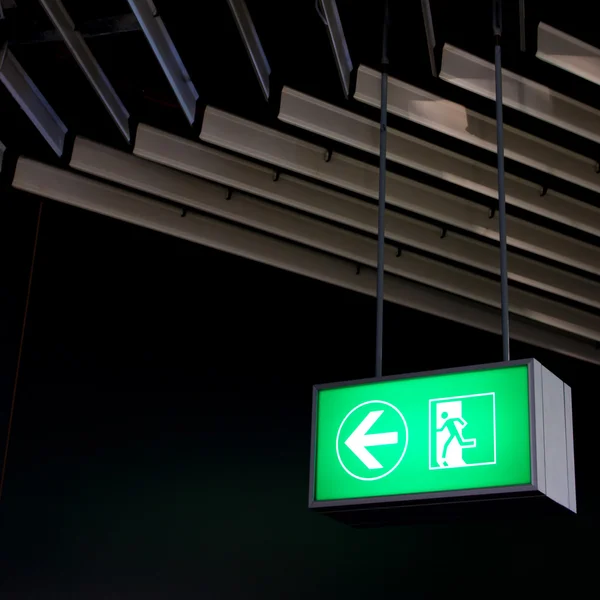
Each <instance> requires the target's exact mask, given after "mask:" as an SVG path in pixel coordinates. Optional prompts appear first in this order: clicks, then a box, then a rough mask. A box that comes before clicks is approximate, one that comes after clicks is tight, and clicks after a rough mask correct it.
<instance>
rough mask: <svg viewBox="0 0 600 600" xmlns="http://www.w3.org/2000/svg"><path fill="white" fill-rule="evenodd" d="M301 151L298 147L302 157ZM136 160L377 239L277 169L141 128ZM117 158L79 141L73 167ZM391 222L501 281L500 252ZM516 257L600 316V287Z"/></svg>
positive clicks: (405, 240) (428, 247)
mask: <svg viewBox="0 0 600 600" xmlns="http://www.w3.org/2000/svg"><path fill="white" fill-rule="evenodd" d="M209 118H210V117H209ZM257 133H258V132H256V133H255V135H256V134H257ZM301 148H302V145H301V143H299V145H298V149H299V150H301ZM274 151H275V152H276V150H274ZM134 154H136V155H138V156H141V157H144V158H146V159H148V160H150V161H153V162H157V163H160V164H163V165H166V166H169V167H172V168H174V169H177V170H179V171H183V172H185V173H190V174H192V175H196V176H198V177H203V178H205V179H210V180H212V181H215V182H217V183H221V184H223V185H226V186H229V187H231V188H233V189H236V190H242V191H245V192H248V193H250V194H253V195H255V196H261V197H263V198H267V199H268V200H271V201H273V202H276V203H278V204H283V205H285V206H288V207H291V208H295V209H297V210H301V211H302V212H305V213H309V214H313V215H316V216H318V217H320V218H324V219H327V220H330V221H335V222H337V223H340V224H342V225H346V226H349V227H352V228H354V229H357V230H359V231H364V232H366V233H369V234H376V233H377V207H376V206H375V205H374V204H371V203H369V202H365V201H364V200H359V199H357V198H353V197H352V196H349V195H346V194H342V193H340V192H335V191H332V190H329V189H326V188H324V187H321V186H318V185H315V184H313V183H308V182H307V181H304V180H302V179H298V178H296V177H293V176H291V175H288V174H286V173H281V174H280V175H279V178H278V179H277V181H274V178H273V169H272V168H270V167H265V166H262V165H257V164H256V163H253V162H251V161H249V160H246V159H243V158H238V157H236V156H232V155H231V154H228V153H226V152H223V151H220V150H217V149H215V148H210V147H208V146H206V145H204V144H198V143H195V142H193V141H191V140H187V139H184V138H181V137H178V136H175V135H172V134H170V133H166V132H164V131H160V130H159V129H155V128H153V127H149V126H148V125H144V124H141V125H140V126H139V128H138V132H137V136H136V142H135V148H134ZM111 158H112V154H111V151H110V150H108V149H103V147H102V146H100V145H99V144H93V142H89V141H87V140H82V139H81V138H77V139H76V140H75V147H74V149H73V155H72V158H71V167H73V168H75V169H80V170H83V171H85V172H86V173H89V174H91V175H96V176H98V177H105V178H106V177H109V176H110V177H115V176H116V173H117V165H115V163H114V161H111V160H110V159H111ZM265 158H267V156H265ZM333 159H334V160H335V161H339V160H341V159H342V157H340V156H339V155H337V154H336V155H335V157H333ZM269 162H271V160H269ZM296 164H297V167H296V168H295V169H294V170H297V171H299V172H306V171H304V170H303V166H304V168H306V164H307V163H306V162H303V161H302V160H300V159H299V160H298V161H297V163H296ZM119 169H120V173H121V174H120V176H119V183H122V184H124V185H129V186H132V187H133V184H132V183H131V178H130V174H131V173H132V172H133V170H128V169H127V164H126V161H125V160H124V159H123V160H121V163H120V165H119ZM150 179H151V178H149V180H150ZM113 180H114V181H116V179H113ZM385 222H386V227H385V234H386V237H387V239H389V240H392V241H393V242H397V243H398V244H401V245H402V246H405V245H407V246H411V247H413V248H418V249H420V250H424V251H426V252H429V253H431V254H435V255H438V256H443V257H445V258H448V259H451V260H454V261H456V262H458V263H463V264H466V265H470V266H472V267H476V268H478V269H481V270H483V271H486V272H488V273H492V274H494V275H498V274H499V263H498V250H497V249H496V248H495V247H494V246H493V245H491V244H487V243H484V242H480V241H478V240H475V239H472V238H470V237H466V236H463V235H460V234H459V233H456V232H454V231H446V232H445V233H444V232H443V231H442V230H441V229H440V227H439V226H436V225H432V224H429V223H424V222H423V221H420V220H418V219H416V218H414V217H409V216H406V215H403V214H400V213H399V212H397V211H392V210H387V211H386V216H385ZM509 256H510V261H509V278H510V280H511V281H518V282H520V283H525V284H527V285H529V286H531V287H534V288H537V289H541V290H544V291H546V292H550V293H552V294H555V295H557V296H561V297H563V298H569V299H571V300H575V301H577V302H580V303H582V304H587V305H589V306H593V307H595V308H599V309H600V284H599V283H596V282H595V281H591V280H589V279H587V278H584V277H580V276H578V275H574V274H571V273H569V272H567V271H562V270H559V269H557V268H555V267H552V266H549V265H546V264H543V263H540V262H537V261H534V260H532V259H530V258H525V257H523V256H521V255H519V254H514V253H512V252H510V253H509Z"/></svg>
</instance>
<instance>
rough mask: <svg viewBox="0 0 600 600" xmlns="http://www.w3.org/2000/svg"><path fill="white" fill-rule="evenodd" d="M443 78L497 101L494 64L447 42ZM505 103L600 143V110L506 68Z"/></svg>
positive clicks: (503, 70)
mask: <svg viewBox="0 0 600 600" xmlns="http://www.w3.org/2000/svg"><path fill="white" fill-rule="evenodd" d="M440 77H441V78H442V79H444V80H445V81H447V82H448V83H452V84H453V85H456V86H458V87H460V88H463V89H465V90H468V91H470V92H473V93H474V94H478V95H479V96H483V97H484V98H489V99H490V100H494V99H495V98H496V87H495V75H494V65H493V64H491V63H489V62H487V61H485V60H482V59H481V58H479V57H477V56H473V55H472V54H469V53H468V52H465V51H464V50H459V49H458V48H455V47H454V46H451V45H449V44H446V45H445V46H444V52H443V57H442V70H441V71H440ZM502 90H503V93H502V101H503V104H504V105H506V106H509V107H510V108H514V109H515V110H518V111H520V112H522V113H525V114H527V115H530V116H532V117H535V118H536V119H540V120H541V121H545V122H546V123H550V124H552V125H555V126H556V127H560V128H562V129H566V130H567V131H570V132H572V133H575V134H577V135H580V136H581V137H583V138H586V139H588V140H591V141H593V142H596V143H600V111H599V110H597V109H595V108H592V107H591V106H588V105H586V104H583V103H582V102H578V101H577V100H573V98H569V97H568V96H565V95H564V94H559V93H558V92H555V91H554V90H551V89H550V88H549V87H547V86H545V85H541V84H539V83H537V82H535V81H532V80H531V79H526V78H525V77H521V76H520V75H517V74H516V73H512V72H510V71H507V70H506V69H502Z"/></svg>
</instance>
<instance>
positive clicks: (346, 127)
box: [279, 88, 600, 274]
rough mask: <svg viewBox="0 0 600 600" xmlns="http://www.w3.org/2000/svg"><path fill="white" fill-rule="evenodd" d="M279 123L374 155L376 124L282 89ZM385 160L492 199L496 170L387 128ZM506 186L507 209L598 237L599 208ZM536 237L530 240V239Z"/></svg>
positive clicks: (526, 186) (512, 181)
mask: <svg viewBox="0 0 600 600" xmlns="http://www.w3.org/2000/svg"><path fill="white" fill-rule="evenodd" d="M388 104H389V102H388ZM279 119H281V120H282V121H284V122H286V123H290V124H292V125H296V126H297V127H301V128H303V129H305V130H307V131H311V132H313V133H317V134H319V135H323V136H325V137H328V138H330V139H333V140H337V141H339V142H342V143H344V144H348V145H350V146H354V147H355V148H359V149H361V150H364V151H366V152H370V153H371V154H374V155H379V123H377V122H376V121H371V120H369V119H365V118H364V117H361V116H359V115H356V114H354V113H352V112H350V111H347V110H344V109H342V108H339V107H337V106H335V105H333V104H328V103H327V102H323V101H321V100H318V99H317V98H314V97H312V96H308V95H307V94H303V93H301V92H297V91H295V90H291V89H289V88H284V89H283V91H282V94H281V106H280V110H279ZM387 157H388V160H391V161H394V162H397V163H400V164H403V165H406V166H408V167H411V168H413V169H417V170H418V171H422V172H423V173H427V174H429V175H433V176H435V177H438V178H439V179H442V180H444V181H449V182H452V183H455V184H456V185H460V186H462V187H465V188H467V189H469V190H472V191H474V192H478V193H480V194H484V195H486V196H488V197H490V198H492V199H493V201H494V202H495V200H496V196H497V192H496V190H497V185H498V183H497V172H496V169H494V168H493V167H489V166H487V165H484V164H482V163H479V162H477V161H475V160H472V159H469V158H467V157H465V156H463V155H461V154H457V153H455V152H450V151H448V150H446V149H445V148H442V147H440V146H434V145H433V144H430V143H428V142H426V141H424V140H421V139H419V138H416V137H414V136H410V135H408V134H406V133H403V132H401V131H398V130H396V129H391V128H389V127H388V130H387ZM505 185H506V201H507V203H508V204H510V205H513V206H518V207H520V208H522V209H524V210H528V211H531V212H533V213H536V214H540V215H543V216H544V217H547V218H549V219H553V220H555V221H558V222H560V223H563V224H566V225H569V226H571V227H574V228H576V229H580V230H581V231H585V232H587V233H591V234H592V235H596V236H598V237H600V209H598V208H597V207H595V206H592V205H591V204H587V203H584V202H580V201H578V200H575V199H574V198H570V197H568V196H564V195H562V194H558V193H556V192H549V191H546V193H545V194H544V193H543V192H544V190H543V188H542V186H541V185H533V184H531V183H529V182H527V181H525V180H523V179H519V178H517V177H512V176H509V175H507V176H506V177H505ZM429 189H431V190H434V189H435V188H429ZM438 193H439V192H438ZM509 218H510V217H509ZM535 237H537V236H536V235H532V239H533V238H535ZM566 239H567V240H568V238H566ZM599 274H600V271H599Z"/></svg>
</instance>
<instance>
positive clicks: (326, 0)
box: [316, 0, 353, 98]
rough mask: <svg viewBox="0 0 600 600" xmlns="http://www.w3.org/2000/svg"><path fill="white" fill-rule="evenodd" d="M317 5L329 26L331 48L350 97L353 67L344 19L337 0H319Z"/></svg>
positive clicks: (345, 90)
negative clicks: (343, 24) (341, 16)
mask: <svg viewBox="0 0 600 600" xmlns="http://www.w3.org/2000/svg"><path fill="white" fill-rule="evenodd" d="M316 7H317V11H318V12H319V16H320V17H321V19H322V21H323V23H325V27H327V34H328V36H329V41H330V43H331V49H332V50H333V56H334V58H335V64H336V66H337V70H338V73H339V75H340V81H341V82H342V88H343V89H344V95H345V96H346V98H348V96H349V95H350V76H351V74H352V69H353V67H352V58H351V57H350V51H349V50H348V43H347V42H346V37H345V36H344V28H343V27H342V21H341V19H340V13H339V11H338V8H337V4H336V1H335V0H317V1H316Z"/></svg>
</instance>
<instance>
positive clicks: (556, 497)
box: [309, 359, 576, 523]
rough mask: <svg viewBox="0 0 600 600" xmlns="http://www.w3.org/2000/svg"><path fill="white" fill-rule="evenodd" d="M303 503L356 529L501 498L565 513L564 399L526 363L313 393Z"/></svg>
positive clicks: (571, 496)
mask: <svg viewBox="0 0 600 600" xmlns="http://www.w3.org/2000/svg"><path fill="white" fill-rule="evenodd" d="M309 493H310V497H309V507H310V508H312V509H317V510H322V511H325V512H330V513H339V514H342V513H346V515H347V514H348V513H351V512H354V513H355V515H358V517H359V521H365V523H366V522H368V521H369V514H376V513H377V514H378V515H387V514H392V513H390V512H389V509H390V508H397V509H406V508H413V509H415V508H419V512H420V514H425V515H427V514H432V511H431V509H430V508H428V507H431V506H436V505H437V506H438V507H439V506H442V505H444V506H445V510H446V512H447V513H448V507H449V506H450V505H451V506H452V508H451V510H450V513H449V514H454V513H456V511H457V507H458V505H459V504H461V503H462V504H463V505H464V504H465V503H466V502H468V503H469V505H470V507H472V506H473V504H474V502H473V501H477V500H488V501H489V500H501V499H507V498H511V499H513V500H514V499H521V500H523V499H525V498H527V499H528V500H527V502H528V503H529V506H531V505H532V503H531V499H532V498H538V499H544V500H543V501H544V502H548V499H550V500H551V501H552V503H551V504H553V505H556V504H558V505H561V506H562V507H565V508H567V509H569V510H570V511H572V512H575V511H576V499H575V472H574V457H573V426H572V411H571V389H570V388H569V387H568V386H567V385H565V384H564V383H563V382H562V381H561V380H560V379H558V377H556V376H555V375H553V374H552V373H551V372H550V371H548V370H547V369H546V368H545V367H543V366H542V365H541V364H540V363H539V362H537V361H536V360H533V359H531V360H522V361H511V362H505V363H498V364H491V365H481V366H476V367H468V368H460V369H452V370H447V371H435V372H427V373H419V374H413V375H405V376H399V377H387V378H383V379H373V380H362V381H352V382H344V383H336V384H327V385H318V386H315V388H314V396H313V417H312V438H311V473H310V492H309ZM475 504H477V503H475ZM479 504H482V503H479ZM487 505H488V506H490V504H489V503H488V504H487ZM518 505H519V503H517V504H515V503H514V502H513V503H511V508H514V507H516V506H518ZM521 505H522V503H521ZM537 506H539V504H538V505H537ZM462 510H463V512H464V506H463V507H462ZM469 510H471V508H469ZM394 514H396V515H397V514H399V511H396V512H395V513H394ZM404 514H408V512H406V511H404ZM413 514H415V511H414V510H413ZM378 518H379V517H378ZM344 520H349V521H350V522H354V521H356V519H355V518H347V516H346V517H344ZM384 520H385V519H384Z"/></svg>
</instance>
